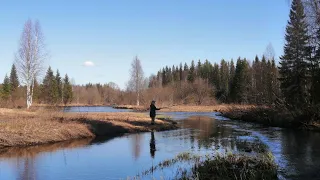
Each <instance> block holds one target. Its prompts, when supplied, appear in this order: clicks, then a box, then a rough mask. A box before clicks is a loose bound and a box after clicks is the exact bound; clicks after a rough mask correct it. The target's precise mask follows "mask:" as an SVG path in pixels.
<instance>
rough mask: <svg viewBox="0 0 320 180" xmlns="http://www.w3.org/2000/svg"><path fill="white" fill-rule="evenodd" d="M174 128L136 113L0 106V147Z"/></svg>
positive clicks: (172, 125)
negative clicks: (22, 108)
mask: <svg viewBox="0 0 320 180" xmlns="http://www.w3.org/2000/svg"><path fill="white" fill-rule="evenodd" d="M175 128H177V127H176V125H174V124H172V123H169V122H167V121H163V120H156V124H155V125H150V118H149V117H148V116H147V115H144V114H139V113H62V112H59V111H55V110H46V109H38V110H37V111H35V112H33V111H25V110H12V109H0V148H3V147H8V146H28V145H36V144H43V143H51V142H60V141H66V140H70V139H80V138H85V137H94V136H102V135H103V136H108V135H119V134H123V133H134V132H146V131H151V130H156V131H160V130H169V129H175Z"/></svg>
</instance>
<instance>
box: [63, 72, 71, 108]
mask: <svg viewBox="0 0 320 180" xmlns="http://www.w3.org/2000/svg"><path fill="white" fill-rule="evenodd" d="M72 98H73V92H72V85H71V83H70V81H69V77H68V75H67V74H66V75H65V78H64V79H63V103H64V104H65V105H66V104H68V103H70V102H71V101H72Z"/></svg>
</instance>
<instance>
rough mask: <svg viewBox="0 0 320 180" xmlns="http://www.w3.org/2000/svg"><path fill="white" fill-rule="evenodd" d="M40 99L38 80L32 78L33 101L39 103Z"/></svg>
mask: <svg viewBox="0 0 320 180" xmlns="http://www.w3.org/2000/svg"><path fill="white" fill-rule="evenodd" d="M40 99H41V87H40V85H39V82H38V80H37V78H34V84H33V101H34V102H38V103H39V102H40Z"/></svg>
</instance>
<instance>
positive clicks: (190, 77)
mask: <svg viewBox="0 0 320 180" xmlns="http://www.w3.org/2000/svg"><path fill="white" fill-rule="evenodd" d="M194 80H195V65H194V61H193V60H192V61H191V65H190V69H189V73H188V81H189V82H190V83H193V82H194Z"/></svg>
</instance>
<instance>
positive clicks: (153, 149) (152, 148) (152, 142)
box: [150, 131, 156, 158]
mask: <svg viewBox="0 0 320 180" xmlns="http://www.w3.org/2000/svg"><path fill="white" fill-rule="evenodd" d="M155 152H156V140H155V138H154V132H153V131H151V138H150V155H151V157H152V158H154V155H155Z"/></svg>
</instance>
